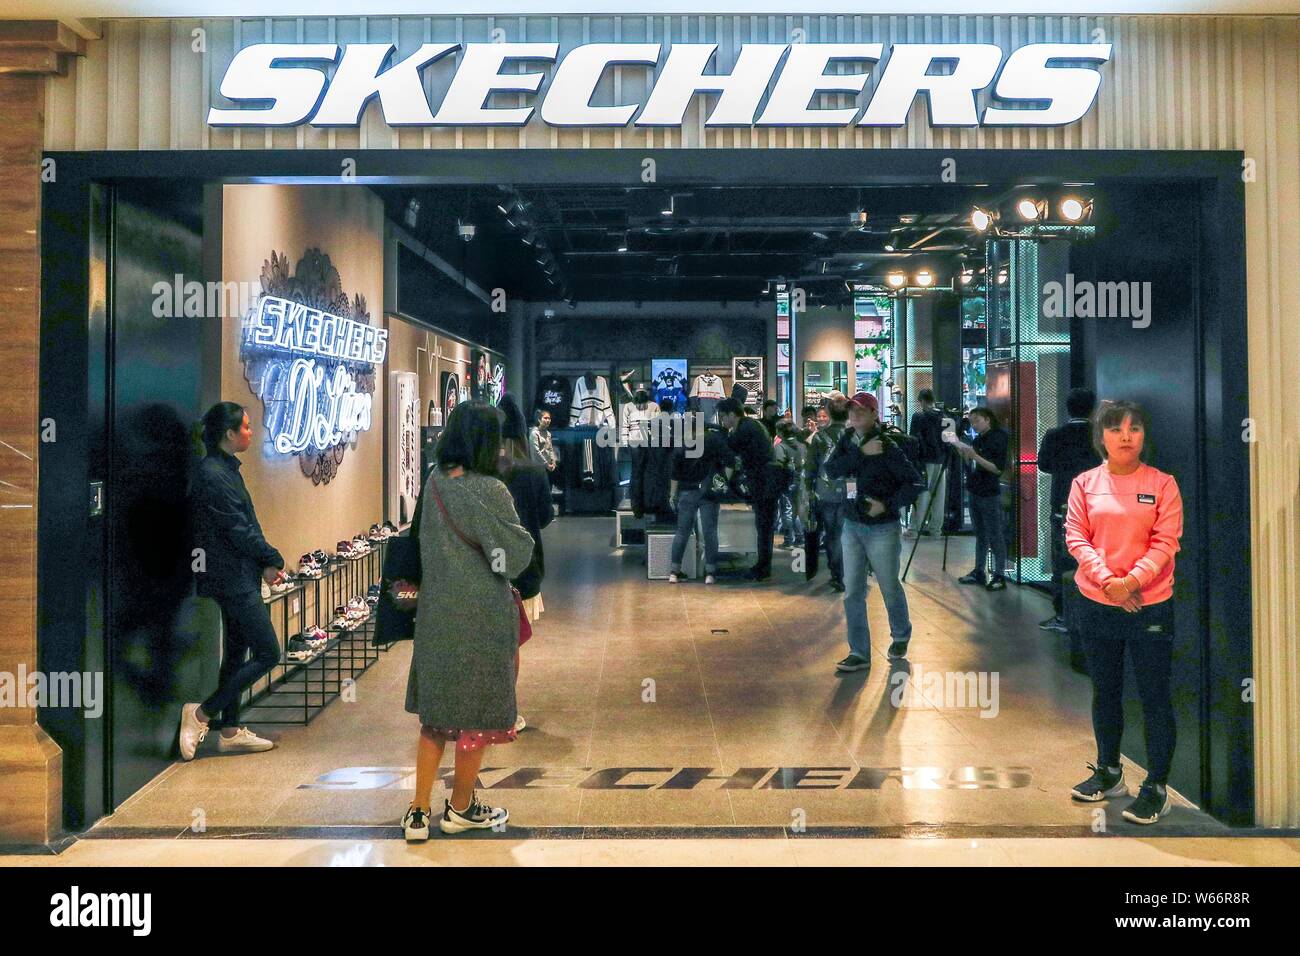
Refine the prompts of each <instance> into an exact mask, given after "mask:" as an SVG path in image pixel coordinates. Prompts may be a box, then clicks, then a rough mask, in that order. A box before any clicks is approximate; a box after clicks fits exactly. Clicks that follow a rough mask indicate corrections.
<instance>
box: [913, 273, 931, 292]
mask: <svg viewBox="0 0 1300 956" xmlns="http://www.w3.org/2000/svg"><path fill="white" fill-rule="evenodd" d="M933 282H934V275H933V274H932V273H931V272H929V271H928V270H926V269H922V270H921V271H920V272H918V273H917V274H916V284H917V285H919V286H920V287H921V288H922V289H927V288H929V287H930V285H931V284H932V283H933Z"/></svg>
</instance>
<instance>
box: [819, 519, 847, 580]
mask: <svg viewBox="0 0 1300 956" xmlns="http://www.w3.org/2000/svg"><path fill="white" fill-rule="evenodd" d="M844 507H845V506H844V502H842V501H818V502H817V521H818V523H819V524H820V525H821V531H822V537H823V538H824V539H825V540H826V560H827V561H828V562H829V563H830V568H831V580H832V581H843V580H844V551H843V549H842V542H841V539H840V536H841V535H842V534H843V533H844Z"/></svg>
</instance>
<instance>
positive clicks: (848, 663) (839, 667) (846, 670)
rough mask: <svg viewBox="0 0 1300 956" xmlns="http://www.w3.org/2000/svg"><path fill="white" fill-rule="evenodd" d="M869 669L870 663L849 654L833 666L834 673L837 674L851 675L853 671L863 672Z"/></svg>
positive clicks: (863, 658)
mask: <svg viewBox="0 0 1300 956" xmlns="http://www.w3.org/2000/svg"><path fill="white" fill-rule="evenodd" d="M870 669H871V661H869V660H867V659H866V658H865V657H859V656H858V655H857V654H850V655H849V656H848V657H846V658H844V660H842V661H840V662H839V663H838V664H836V665H835V671H836V673H838V674H851V673H852V672H853V671H865V670H870Z"/></svg>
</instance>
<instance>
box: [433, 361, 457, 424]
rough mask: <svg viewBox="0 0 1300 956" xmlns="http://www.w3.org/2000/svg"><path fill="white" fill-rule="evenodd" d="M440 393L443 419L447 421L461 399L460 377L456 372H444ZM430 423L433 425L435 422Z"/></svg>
mask: <svg viewBox="0 0 1300 956" xmlns="http://www.w3.org/2000/svg"><path fill="white" fill-rule="evenodd" d="M438 394H440V395H441V396H442V420H443V422H446V421H447V419H448V418H450V417H451V410H452V409H453V408H455V407H456V403H457V402H459V401H460V378H459V377H458V376H457V375H456V373H455V372H443V373H442V382H441V385H440V387H439V389H438ZM429 424H430V425H432V424H433V422H430V423H429Z"/></svg>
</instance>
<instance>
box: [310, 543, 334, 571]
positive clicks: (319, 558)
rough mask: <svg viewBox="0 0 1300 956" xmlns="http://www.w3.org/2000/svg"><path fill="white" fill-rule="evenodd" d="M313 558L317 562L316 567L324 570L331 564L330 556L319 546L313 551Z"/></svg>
mask: <svg viewBox="0 0 1300 956" xmlns="http://www.w3.org/2000/svg"><path fill="white" fill-rule="evenodd" d="M311 559H312V560H313V561H315V562H316V567H318V568H320V569H321V570H322V571H324V570H325V569H326V568H328V567H329V566H330V556H329V555H328V554H326V553H325V552H324V551H322V550H321V549H319V548H318V549H316V550H315V551H313V552H312V553H311Z"/></svg>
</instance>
